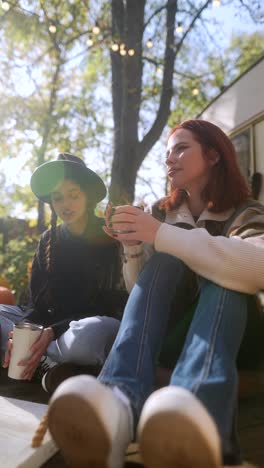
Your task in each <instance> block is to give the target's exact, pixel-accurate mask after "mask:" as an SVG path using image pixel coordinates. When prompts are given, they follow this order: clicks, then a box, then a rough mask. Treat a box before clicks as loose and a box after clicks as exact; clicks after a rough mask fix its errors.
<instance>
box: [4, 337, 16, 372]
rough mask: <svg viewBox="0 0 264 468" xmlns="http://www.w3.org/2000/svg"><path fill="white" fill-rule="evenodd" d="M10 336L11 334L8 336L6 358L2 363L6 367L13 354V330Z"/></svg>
mask: <svg viewBox="0 0 264 468" xmlns="http://www.w3.org/2000/svg"><path fill="white" fill-rule="evenodd" d="M8 336H9V338H8V341H7V345H6V350H5V356H4V360H3V364H2V366H3V367H4V368H6V367H8V366H9V362H10V356H11V351H12V346H13V341H12V338H13V332H12V331H11V332H9V334H8Z"/></svg>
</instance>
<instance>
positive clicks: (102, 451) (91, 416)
mask: <svg viewBox="0 0 264 468" xmlns="http://www.w3.org/2000/svg"><path fill="white" fill-rule="evenodd" d="M48 427H49V430H50V433H51V435H52V437H53V438H54V440H55V442H56V444H57V446H58V447H59V449H60V450H61V452H62V455H63V457H64V458H65V460H66V462H67V464H68V465H69V466H70V467H72V468H107V458H108V456H109V453H110V450H111V442H110V440H109V437H108V434H107V432H106V429H105V427H104V426H103V424H102V422H101V421H100V418H99V416H98V414H97V413H96V411H95V409H94V408H93V407H92V406H91V405H90V404H89V402H87V400H85V399H84V398H82V397H81V396H80V395H76V394H70V393H68V394H67V395H61V396H59V397H58V398H56V399H55V400H54V401H53V402H52V403H51V405H50V408H49V412H48Z"/></svg>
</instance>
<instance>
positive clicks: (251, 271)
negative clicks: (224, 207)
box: [123, 206, 264, 294]
mask: <svg viewBox="0 0 264 468" xmlns="http://www.w3.org/2000/svg"><path fill="white" fill-rule="evenodd" d="M184 211H185V214H184ZM254 214H255V215H256V213H254ZM179 215H180V217H181V222H182V221H183V219H184V222H187V223H188V224H191V225H193V227H195V223H194V221H193V218H192V216H191V215H190V212H188V209H187V208H186V206H185V207H184V209H181V210H180V213H179V211H178V212H177V213H174V216H173V215H172V214H170V219H169V222H171V223H173V224H175V223H174V221H175V219H176V218H178V219H179ZM229 216H230V211H229V212H228V213H223V214H221V216H219V215H215V217H214V219H216V220H221V219H222V220H224V219H227V218H228V217H229ZM209 217H211V219H212V215H211V214H210V215H209V216H208V212H207V213H205V212H203V213H202V215H201V216H200V218H199V220H198V221H197V224H196V226H198V227H197V228H196V229H191V230H186V229H183V228H181V227H177V226H172V225H170V224H167V222H168V220H167V219H166V223H162V224H161V226H160V228H159V229H158V231H157V234H156V238H155V244H154V247H155V250H156V251H158V252H164V253H168V254H170V255H174V256H175V257H178V258H179V259H181V260H182V261H183V262H184V263H185V264H186V265H187V266H188V267H189V268H190V269H191V270H193V271H194V272H195V273H197V274H199V275H200V276H203V277H204V278H207V279H209V280H211V281H213V282H214V283H216V284H219V285H220V286H223V287H225V288H228V289H232V290H235V291H240V292H244V293H249V294H254V293H256V292H257V291H258V290H260V289H264V224H263V233H260V234H258V235H257V236H253V237H248V238H245V239H242V238H241V237H239V236H232V237H224V236H212V235H210V234H209V233H208V232H207V230H206V229H205V228H203V227H199V225H203V224H204V221H205V219H208V218H209ZM176 221H177V220H176ZM247 221H248V217H247ZM124 253H125V256H126V255H127V263H125V264H124V269H123V270H124V277H125V281H126V285H127V289H128V291H130V290H131V289H132V287H133V284H134V283H135V281H136V279H137V275H138V273H139V271H140V270H141V269H142V267H143V265H144V263H145V261H146V259H147V258H148V257H149V255H150V252H149V251H146V247H145V246H144V244H140V245H137V246H133V247H127V246H125V247H124ZM137 253H138V254H141V253H142V255H140V256H139V257H132V258H131V257H130V255H134V254H137Z"/></svg>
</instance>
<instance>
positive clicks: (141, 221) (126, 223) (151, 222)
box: [103, 205, 162, 245]
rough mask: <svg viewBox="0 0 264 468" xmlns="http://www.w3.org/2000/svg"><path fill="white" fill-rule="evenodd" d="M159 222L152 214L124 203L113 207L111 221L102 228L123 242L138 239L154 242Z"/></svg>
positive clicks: (149, 242)
mask: <svg viewBox="0 0 264 468" xmlns="http://www.w3.org/2000/svg"><path fill="white" fill-rule="evenodd" d="M161 224H162V223H161V222H160V221H158V220H157V219H155V218H153V216H151V215H150V214H148V213H144V211H142V210H139V209H138V208H136V207H135V206H130V205H125V206H119V207H116V208H115V213H114V215H112V217H111V222H110V223H109V224H108V226H106V227H104V228H103V229H104V231H105V232H106V234H108V235H109V236H111V237H113V238H114V239H117V240H119V241H120V242H123V243H127V242H131V241H133V242H135V241H137V242H138V241H140V242H146V243H148V244H154V242H155V237H156V233H157V231H158V229H159V227H160V225H161ZM129 245H131V244H129ZM134 245H135V244H134Z"/></svg>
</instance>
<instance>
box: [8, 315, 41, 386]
mask: <svg viewBox="0 0 264 468" xmlns="http://www.w3.org/2000/svg"><path fill="white" fill-rule="evenodd" d="M42 330H43V327H42V325H35V324H34V323H29V322H19V323H17V324H16V325H15V326H14V331H13V339H12V341H13V346H12V350H11V356H10V362H9V367H8V377H10V378H11V379H17V380H23V378H22V377H21V374H22V372H23V369H24V367H23V366H19V365H18V363H19V362H20V361H22V360H27V359H29V358H30V356H31V351H30V348H31V346H32V345H33V343H34V342H35V341H36V340H37V338H38V337H39V336H40V335H41V333H42Z"/></svg>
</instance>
